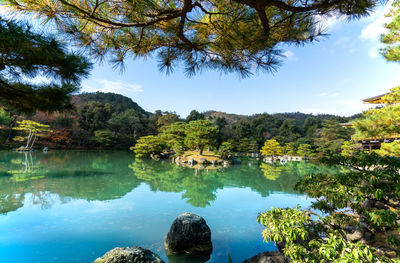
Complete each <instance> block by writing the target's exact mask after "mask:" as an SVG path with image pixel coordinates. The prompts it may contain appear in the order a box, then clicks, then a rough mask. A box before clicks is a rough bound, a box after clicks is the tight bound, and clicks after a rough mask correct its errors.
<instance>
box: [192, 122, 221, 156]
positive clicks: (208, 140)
mask: <svg viewBox="0 0 400 263" xmlns="http://www.w3.org/2000/svg"><path fill="white" fill-rule="evenodd" d="M217 132H218V128H217V127H215V126H214V125H213V123H212V122H210V121H208V120H197V121H191V122H189V123H188V124H187V126H186V130H185V133H186V138H185V144H186V145H187V146H188V147H189V148H191V149H199V154H200V155H202V154H203V150H204V147H206V146H212V145H213V144H214V142H215V138H216V135H217Z"/></svg>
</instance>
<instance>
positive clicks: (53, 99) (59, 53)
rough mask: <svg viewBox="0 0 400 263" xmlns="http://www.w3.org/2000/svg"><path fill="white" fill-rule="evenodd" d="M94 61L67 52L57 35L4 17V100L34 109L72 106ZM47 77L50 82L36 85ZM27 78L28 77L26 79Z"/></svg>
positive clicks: (0, 92)
mask: <svg viewBox="0 0 400 263" xmlns="http://www.w3.org/2000/svg"><path fill="white" fill-rule="evenodd" d="M90 69H91V63H90V62H89V61H87V60H86V59H85V58H83V57H82V56H80V55H77V54H74V53H70V52H68V51H67V49H66V47H65V46H64V44H62V43H60V42H58V41H57V40H56V39H55V38H54V37H53V36H48V35H44V34H39V33H35V32H33V31H32V30H31V28H30V27H29V26H27V25H22V24H21V23H16V22H13V21H9V20H5V19H2V18H0V103H1V104H3V105H6V106H8V107H11V108H14V109H17V110H20V111H24V112H31V111H34V110H36V109H38V110H42V111H57V110H60V109H63V108H68V107H71V104H70V101H69V99H70V98H69V95H70V94H71V93H73V92H75V91H77V90H78V89H79V84H80V81H81V79H82V78H84V77H87V76H88V75H89V70H90ZM34 77H47V80H48V81H49V82H50V83H49V84H34V83H32V82H30V81H29V80H30V79H32V78H34ZM25 79H27V80H25Z"/></svg>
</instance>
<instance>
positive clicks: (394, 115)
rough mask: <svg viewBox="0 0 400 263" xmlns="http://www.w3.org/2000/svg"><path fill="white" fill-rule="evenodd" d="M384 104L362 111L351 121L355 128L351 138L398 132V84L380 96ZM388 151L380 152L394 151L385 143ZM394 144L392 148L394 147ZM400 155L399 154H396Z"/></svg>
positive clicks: (399, 129)
mask: <svg viewBox="0 0 400 263" xmlns="http://www.w3.org/2000/svg"><path fill="white" fill-rule="evenodd" d="M382 101H383V103H384V104H385V105H386V106H385V107H382V108H376V109H370V110H367V111H364V112H363V117H362V118H359V119H356V120H355V121H353V122H352V124H353V127H354V129H355V134H354V135H353V136H352V139H353V140H362V139H365V138H380V139H382V138H387V137H395V136H397V134H399V133H400V127H399V122H400V105H399V104H398V103H399V102H400V86H399V87H395V88H393V89H391V92H390V93H389V94H387V95H385V96H383V97H382ZM385 147H386V149H387V150H388V151H381V152H380V153H381V154H383V153H388V154H389V153H392V154H394V153H395V152H396V151H391V150H389V149H390V148H391V146H390V145H389V144H385ZM395 148H396V146H394V148H393V149H395ZM398 156H400V155H398Z"/></svg>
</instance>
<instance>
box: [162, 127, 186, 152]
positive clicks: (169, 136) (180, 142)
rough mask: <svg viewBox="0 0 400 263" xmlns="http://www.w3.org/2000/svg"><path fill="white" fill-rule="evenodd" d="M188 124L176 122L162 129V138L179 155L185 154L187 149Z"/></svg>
mask: <svg viewBox="0 0 400 263" xmlns="http://www.w3.org/2000/svg"><path fill="white" fill-rule="evenodd" d="M185 129H186V124H185V123H184V122H175V123H172V124H170V125H167V126H164V127H162V128H161V133H160V135H159V136H160V138H161V140H162V141H163V142H164V143H165V144H166V146H167V147H168V148H170V149H173V150H174V151H175V152H176V153H177V154H181V153H183V150H184V149H185V148H186V146H185V143H184V140H185V136H186V134H185Z"/></svg>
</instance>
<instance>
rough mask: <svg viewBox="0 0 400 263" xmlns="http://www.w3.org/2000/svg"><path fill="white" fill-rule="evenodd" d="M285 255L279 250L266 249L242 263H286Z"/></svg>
mask: <svg viewBox="0 0 400 263" xmlns="http://www.w3.org/2000/svg"><path fill="white" fill-rule="evenodd" d="M286 262H289V261H287V260H286V258H285V256H284V255H283V254H282V253H281V252H279V251H266V252H262V253H260V254H257V255H255V256H254V257H252V258H249V259H247V260H245V261H243V262H242V263H286Z"/></svg>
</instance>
